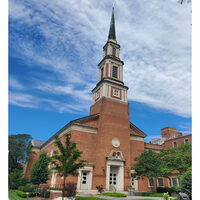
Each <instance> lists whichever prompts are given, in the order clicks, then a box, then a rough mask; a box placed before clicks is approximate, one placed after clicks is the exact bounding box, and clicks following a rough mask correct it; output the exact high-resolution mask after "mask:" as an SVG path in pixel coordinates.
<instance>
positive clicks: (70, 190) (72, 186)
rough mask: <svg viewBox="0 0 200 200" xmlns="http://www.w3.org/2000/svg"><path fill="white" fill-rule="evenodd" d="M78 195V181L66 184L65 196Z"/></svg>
mask: <svg viewBox="0 0 200 200" xmlns="http://www.w3.org/2000/svg"><path fill="white" fill-rule="evenodd" d="M75 195H76V183H71V182H68V183H67V184H66V185H65V191H64V196H65V197H74V196H75Z"/></svg>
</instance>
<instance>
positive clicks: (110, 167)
mask: <svg viewBox="0 0 200 200" xmlns="http://www.w3.org/2000/svg"><path fill="white" fill-rule="evenodd" d="M124 161H125V159H124V157H123V155H122V152H120V151H116V150H112V152H111V153H110V155H109V157H107V165H106V190H108V191H123V190H124Z"/></svg>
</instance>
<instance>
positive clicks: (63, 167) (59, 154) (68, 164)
mask: <svg viewBox="0 0 200 200" xmlns="http://www.w3.org/2000/svg"><path fill="white" fill-rule="evenodd" d="M65 137H66V140H65V145H63V144H62V142H61V141H60V139H59V138H58V136H56V137H55V139H56V141H55V145H56V146H57V147H58V151H54V152H53V156H52V165H53V166H52V169H53V170H55V171H56V172H57V173H58V174H59V175H60V176H63V193H62V196H64V190H65V180H66V177H67V176H68V175H73V176H77V175H78V169H79V168H81V167H84V166H85V164H86V163H87V161H85V160H79V158H80V157H81V154H82V152H80V151H79V150H78V149H77V148H76V143H73V142H71V141H70V140H71V134H66V135H65Z"/></svg>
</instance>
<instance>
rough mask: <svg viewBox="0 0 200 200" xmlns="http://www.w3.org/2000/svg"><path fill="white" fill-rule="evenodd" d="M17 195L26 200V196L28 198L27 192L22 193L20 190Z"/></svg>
mask: <svg viewBox="0 0 200 200" xmlns="http://www.w3.org/2000/svg"><path fill="white" fill-rule="evenodd" d="M16 194H17V195H18V196H19V197H22V198H26V196H27V195H26V193H25V192H22V191H19V190H16Z"/></svg>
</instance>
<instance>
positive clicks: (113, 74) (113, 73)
mask: <svg viewBox="0 0 200 200" xmlns="http://www.w3.org/2000/svg"><path fill="white" fill-rule="evenodd" d="M117 69H118V67H116V66H113V68H112V77H113V78H117Z"/></svg>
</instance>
